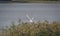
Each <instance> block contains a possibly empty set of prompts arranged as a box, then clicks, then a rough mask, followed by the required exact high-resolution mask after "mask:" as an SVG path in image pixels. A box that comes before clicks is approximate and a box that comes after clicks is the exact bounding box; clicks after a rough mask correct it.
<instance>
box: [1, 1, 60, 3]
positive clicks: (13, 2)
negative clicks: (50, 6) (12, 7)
mask: <svg viewBox="0 0 60 36" xmlns="http://www.w3.org/2000/svg"><path fill="white" fill-rule="evenodd" d="M0 3H60V1H30V2H25V1H23V2H21V1H0Z"/></svg>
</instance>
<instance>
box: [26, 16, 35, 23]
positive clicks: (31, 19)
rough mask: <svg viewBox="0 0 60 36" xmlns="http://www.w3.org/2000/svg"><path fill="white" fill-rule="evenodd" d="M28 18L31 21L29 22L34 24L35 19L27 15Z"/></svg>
mask: <svg viewBox="0 0 60 36" xmlns="http://www.w3.org/2000/svg"><path fill="white" fill-rule="evenodd" d="M26 17H27V18H28V19H29V22H33V19H34V18H30V17H29V16H28V15H26Z"/></svg>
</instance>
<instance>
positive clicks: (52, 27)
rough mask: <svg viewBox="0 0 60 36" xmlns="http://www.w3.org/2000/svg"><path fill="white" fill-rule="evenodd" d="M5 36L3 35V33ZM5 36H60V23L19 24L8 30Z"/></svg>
mask: <svg viewBox="0 0 60 36" xmlns="http://www.w3.org/2000/svg"><path fill="white" fill-rule="evenodd" d="M2 34H3V33H2ZM3 35H4V36H60V22H52V23H48V21H45V22H37V23H35V22H32V23H29V22H27V23H19V24H18V25H14V23H12V25H11V26H10V28H8V29H7V30H6V31H5V32H4V34H3Z"/></svg>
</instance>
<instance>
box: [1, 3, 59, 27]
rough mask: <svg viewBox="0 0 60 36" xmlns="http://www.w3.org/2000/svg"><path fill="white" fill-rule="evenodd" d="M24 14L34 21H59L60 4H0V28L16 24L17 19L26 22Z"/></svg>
mask: <svg viewBox="0 0 60 36" xmlns="http://www.w3.org/2000/svg"><path fill="white" fill-rule="evenodd" d="M26 14H28V15H29V16H30V17H35V19H34V21H38V20H48V21H57V20H60V4H52V3H51V4H50V3H49V4H46V3H0V28H1V27H3V26H6V25H10V24H11V21H15V22H16V23H17V21H18V19H19V18H21V20H22V21H28V19H27V17H26Z"/></svg>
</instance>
